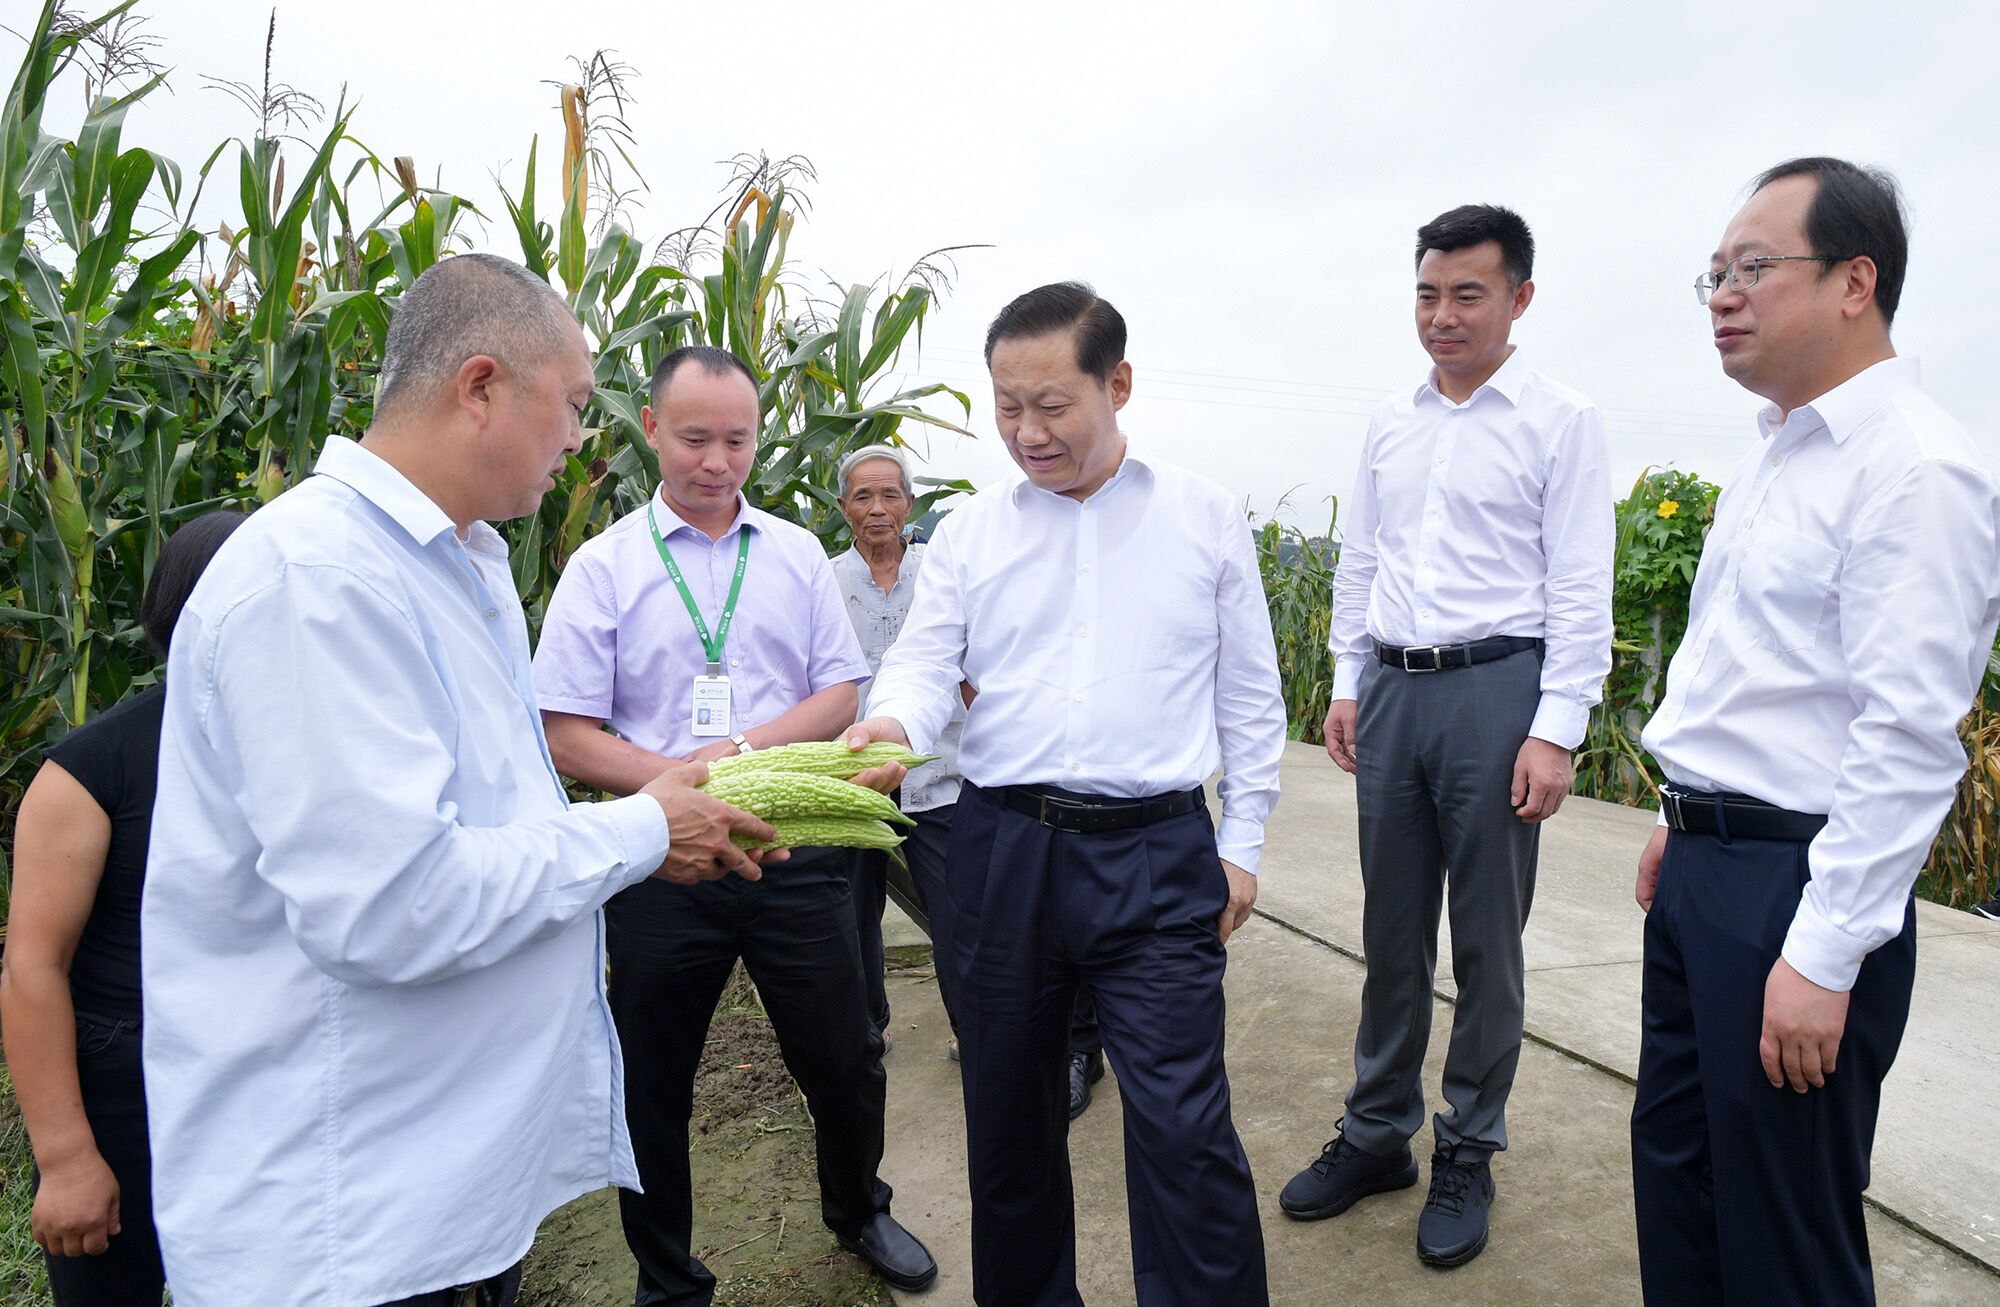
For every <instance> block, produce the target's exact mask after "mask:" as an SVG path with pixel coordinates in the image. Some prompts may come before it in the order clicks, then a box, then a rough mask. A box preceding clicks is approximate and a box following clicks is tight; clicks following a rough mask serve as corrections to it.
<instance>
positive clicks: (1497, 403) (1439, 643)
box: [1279, 205, 1612, 1267]
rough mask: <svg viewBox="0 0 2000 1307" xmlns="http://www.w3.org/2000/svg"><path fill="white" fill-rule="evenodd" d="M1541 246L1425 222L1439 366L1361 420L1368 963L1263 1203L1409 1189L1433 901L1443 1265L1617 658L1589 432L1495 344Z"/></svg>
mask: <svg viewBox="0 0 2000 1307" xmlns="http://www.w3.org/2000/svg"><path fill="white" fill-rule="evenodd" d="M1534 253H1535V246H1534V237H1533V235H1532V234H1531V233H1530V232H1529V230H1528V225H1527V223H1525V222H1524V221H1522V219H1521V217H1520V216H1519V215H1518V214H1516V213H1514V212H1513V211H1511V210H1508V209H1504V208H1499V207H1496V206H1493V205H1466V206H1463V207H1460V208H1457V209H1453V210H1451V211H1449V212H1447V213H1444V214H1441V215H1439V216H1438V217H1437V218H1436V219H1434V220H1432V221H1431V222H1429V223H1427V224H1425V225H1424V226H1423V227H1422V228H1420V229H1419V230H1418V232H1417V259H1416V263H1417V288H1416V325H1417V334H1418V338H1419V339H1420V340H1421V342H1422V343H1423V346H1424V349H1425V351H1426V352H1427V353H1428V354H1429V355H1430V357H1431V361H1432V364H1433V366H1432V369H1431V371H1430V374H1429V375H1428V376H1427V377H1426V378H1425V380H1424V381H1423V382H1421V383H1420V384H1418V385H1416V386H1413V387H1411V388H1409V389H1408V390H1405V391H1400V392H1397V393H1395V394H1393V395H1392V396H1391V397H1390V398H1389V399H1388V400H1386V401H1385V402H1384V403H1383V404H1382V406H1381V407H1380V408H1379V409H1377V410H1376V413H1375V416H1374V419H1373V420H1372V421H1371V423H1370V424H1369V429H1368V436H1367V440H1366V443H1365V444H1364V446H1363V448H1362V455H1361V466H1360V469H1359V471H1358V472H1357V474H1356V476H1355V481H1354V494H1353V495H1352V496H1351V497H1350V498H1349V500H1348V502H1347V505H1346V509H1347V521H1346V522H1345V523H1344V524H1343V525H1344V529H1343V531H1342V536H1341V551H1340V564H1339V568H1338V571H1337V572H1336V574H1335V580H1334V594H1333V620H1332V632H1331V645H1332V649H1333V653H1334V658H1335V667H1334V684H1333V694H1332V700H1333V702H1332V705H1331V708H1330V710H1329V711H1328V713H1327V719H1326V744H1327V752H1328V753H1329V754H1331V755H1332V757H1333V760H1334V761H1335V762H1336V763H1337V764H1339V765H1340V766H1341V767H1342V768H1344V769H1345V770H1347V771H1349V772H1353V773H1354V774H1355V803H1356V807H1357V809H1358V815H1359V821H1360V836H1361V879H1362V885H1363V888H1364V893H1365V898H1364V901H1363V908H1362V921H1361V930H1362V942H1363V947H1364V949H1365V951H1366V953H1367V959H1368V972H1367V977H1366V979H1365V980H1364V982H1363V985H1362V991H1361V1019H1360V1023H1359V1028H1358V1029H1357V1031H1356V1032H1355V1038H1354V1084H1353V1087H1352V1088H1351V1089H1350V1090H1349V1092H1348V1095H1347V1114H1346V1116H1345V1117H1344V1118H1343V1120H1342V1122H1341V1125H1340V1129H1339V1133H1338V1134H1337V1135H1336V1136H1335V1137H1334V1138H1333V1140H1332V1141H1331V1142H1329V1143H1328V1144H1327V1145H1326V1147H1325V1148H1323V1149H1322V1150H1321V1152H1320V1156H1319V1157H1318V1158H1317V1159H1316V1160H1315V1161H1314V1162H1313V1163H1312V1164H1311V1165H1310V1166H1308V1167H1307V1168H1306V1169H1305V1170H1303V1171H1301V1172H1299V1174H1298V1175H1297V1176H1295V1177H1293V1179H1292V1180H1291V1182H1290V1183H1289V1184H1287V1185H1286V1186H1285V1189H1284V1191H1283V1193H1282V1194H1281V1195H1280V1196H1279V1206H1280V1207H1281V1208H1282V1209H1283V1210H1284V1211H1285V1213H1286V1214H1287V1215H1289V1216H1291V1217H1293V1218H1294V1219H1297V1220H1321V1219H1324V1218H1327V1217H1332V1216H1337V1215H1339V1214H1340V1213H1342V1212H1344V1211H1346V1210H1347V1209H1348V1208H1349V1207H1351V1206H1352V1205H1353V1204H1354V1203H1355V1202H1356V1201H1358V1200H1359V1199H1361V1198H1363V1197H1365V1196H1367V1195H1369V1194H1376V1193H1383V1192H1386V1191H1389V1190H1394V1189H1403V1188H1407V1187H1409V1186H1411V1185H1413V1184H1415V1183H1416V1181H1417V1177H1418V1168H1417V1161H1416V1158H1415V1157H1414V1156H1413V1155H1412V1153H1411V1151H1410V1139H1411V1138H1412V1137H1413V1136H1414V1135H1415V1134H1416V1133H1417V1132H1418V1130H1419V1129H1420V1128H1421V1127H1422V1125H1423V1114H1424V1098H1423V1065H1424V1051H1425V1047H1426V1045H1427V1043H1428V1041H1429V1036H1430V1025H1431V1002H1432V988H1431V987H1432V983H1433V981H1432V977H1433V974H1434V973H1435V971H1436V966H1437V928H1438V917H1439V915H1440V912H1441V911H1442V910H1443V908H1444V905H1445V903H1446V902H1447V900H1448V902H1449V910H1450V913H1451V953H1452V958H1451V967H1452V977H1453V979H1454V980H1455V982H1456V983H1457V987H1458V999H1457V1004H1456V1010H1455V1013H1454V1015H1453V1019H1452V1031H1451V1046H1450V1051H1449V1053H1448V1054H1447V1055H1446V1058H1445V1065H1444V1098H1445V1101H1446V1103H1447V1105H1448V1106H1447V1108H1446V1110H1445V1111H1443V1112H1440V1113H1438V1114H1437V1115H1436V1117H1435V1118H1434V1119H1433V1122H1432V1127H1433V1136H1434V1145H1435V1149H1434V1152H1433V1154H1432V1157H1431V1183H1430V1189H1429V1192H1428V1194H1427V1196H1426V1198H1425V1201H1424V1206H1423V1209H1422V1211H1421V1213H1420V1215H1419V1217H1418V1221H1417V1231H1416V1235H1417V1239H1416V1243H1417V1255H1418V1257H1419V1258H1421V1259H1422V1260H1423V1261H1424V1262H1426V1263H1428V1264H1430V1265H1433V1266H1441V1267H1442V1266H1458V1265H1462V1264H1464V1263H1465V1262H1468V1261H1471V1260H1472V1259H1473V1258H1474V1257H1477V1256H1478V1255H1479V1253H1480V1252H1481V1251H1482V1250H1483V1249H1484V1248H1485V1247H1486V1242H1487V1234H1488V1223H1487V1208H1488V1207H1489V1205H1490V1204H1491V1203H1492V1201H1493V1197H1494V1192H1495V1190H1494V1182H1493V1175H1492V1168H1491V1158H1492V1156H1493V1154H1494V1153H1496V1152H1499V1151H1500V1150H1501V1149H1504V1148H1505V1147H1506V1146H1507V1127H1506V1106H1507V1097H1508V1093H1509V1091H1510V1090H1511V1089H1512V1087H1513V1083H1514V1072H1515V1068H1516V1066H1517V1065H1518V1063H1519V1061H1520V1056H1521V1030H1522V1009H1523V958H1522V949H1521V932H1522V930H1523V929H1524V927H1525V926H1526V925H1527V920H1528V909H1529V905H1530V903H1531V902H1532V900H1533V897H1534V888H1535V862H1536V856H1537V851H1538V834H1539V831H1540V826H1539V823H1540V822H1542V821H1544V820H1546V819H1547V818H1548V817H1550V816H1552V815H1553V814H1554V813H1555V811H1556V809H1557V808H1558V807H1559V806H1560V805H1561V804H1562V801H1563V798H1564V796H1565V795H1567V794H1568V793H1569V788H1570V782H1571V777H1572V773H1571V767H1570V751H1571V750H1573V749H1574V748H1575V747H1576V746H1577V745H1578V744H1579V743H1581V742H1582V740H1583V737H1584V732H1585V727H1586V724H1587V722H1588V719H1589V715H1590V709H1591V707H1592V706H1593V705H1594V704H1596V703H1597V702H1598V700H1599V698H1600V697H1601V695H1602V687H1603V682H1604V676H1605V673H1606V672H1607V671H1609V670H1610V663H1611V553H1612V496H1611V486H1610V482H1609V479H1608V473H1607V471H1606V454H1605V443H1604V433H1603V428H1602V424H1601V423H1600V421H1599V419H1598V414H1597V410H1596V409H1595V408H1594V407H1592V405H1591V404H1590V401H1588V400H1587V399H1585V398H1583V397H1582V396H1581V395H1578V394H1577V393H1576V392H1574V391H1572V390H1570V389H1568V388H1567V387H1565V386H1562V385H1560V384H1558V383H1556V382H1554V381H1552V380H1550V379H1549V378H1548V377H1546V376H1544V375H1543V374H1542V373H1540V372H1537V371H1535V370H1533V369H1531V368H1529V367H1528V365H1527V363H1526V362H1525V361H1524V360H1523V358H1522V357H1521V355H1520V354H1519V353H1518V351H1517V348H1516V347H1515V346H1514V345H1512V344H1510V343H1509V339H1508V338H1509V335H1510V333H1511V330H1512V327H1513V323H1514V321H1515V320H1516V319H1518V318H1519V317H1520V316H1521V314H1522V313H1524V312H1526V310H1527V308H1528V305H1529V303H1530V301H1531V300H1532V299H1533V298H1534V289H1535V288H1534V282H1533V281H1532V277H1533V274H1534ZM1447 888H1448V889H1449V894H1448V895H1447Z"/></svg>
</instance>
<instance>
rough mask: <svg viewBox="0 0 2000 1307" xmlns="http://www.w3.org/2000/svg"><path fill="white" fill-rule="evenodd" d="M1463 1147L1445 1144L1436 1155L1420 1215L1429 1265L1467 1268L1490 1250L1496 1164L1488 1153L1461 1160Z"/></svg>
mask: <svg viewBox="0 0 2000 1307" xmlns="http://www.w3.org/2000/svg"><path fill="white" fill-rule="evenodd" d="M1463 1147H1464V1145H1463V1144H1453V1145H1451V1146H1449V1147H1446V1146H1445V1145H1443V1144H1440V1145H1439V1146H1438V1150H1437V1152H1436V1153H1434V1154H1432V1155H1431V1191H1430V1195H1429V1196H1428V1197H1426V1198H1425V1199H1424V1212H1423V1215H1422V1216H1419V1217H1418V1218H1417V1257H1418V1258H1419V1259H1420V1260H1422V1261H1423V1262H1424V1264H1425V1265H1428V1266H1463V1265H1465V1264H1466V1263H1467V1262H1469V1261H1471V1260H1472V1259H1473V1258H1475V1257H1477V1256H1479V1254H1480V1253H1482V1252H1484V1251H1485V1250H1486V1209H1487V1208H1488V1207H1490V1206H1492V1204H1493V1168H1492V1167H1491V1166H1489V1165H1488V1164H1487V1160H1486V1159H1485V1158H1484V1157H1482V1158H1480V1159H1479V1160H1478V1161H1470V1160H1461V1159H1460V1158H1459V1156H1458V1153H1459V1150H1460V1149H1462V1148H1463Z"/></svg>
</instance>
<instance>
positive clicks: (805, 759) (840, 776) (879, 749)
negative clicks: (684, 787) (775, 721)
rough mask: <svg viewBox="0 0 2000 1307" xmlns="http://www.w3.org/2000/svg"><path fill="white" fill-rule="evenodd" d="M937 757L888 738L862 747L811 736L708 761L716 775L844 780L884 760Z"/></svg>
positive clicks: (906, 762) (919, 761)
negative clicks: (810, 776) (756, 774)
mask: <svg viewBox="0 0 2000 1307" xmlns="http://www.w3.org/2000/svg"><path fill="white" fill-rule="evenodd" d="M934 761H936V759H934V758H931V757H929V756H928V755H925V754H921V753H911V752H910V751H909V750H908V749H905V748H904V747H903V746H902V745H900V744H891V743H889V742H888V741H886V740H877V741H875V742H874V743H872V744H869V745H868V746H866V747H865V748H862V749H859V750H856V749H850V748H848V747H847V745H846V744H844V743H842V742H841V741H839V740H808V741H804V742H802V743H799V744H780V745H777V746H775V747H773V748H769V749H758V750H755V751H754V752H751V753H741V754H737V755H735V756H734V757H730V758H717V759H716V760H715V761H714V762H711V763H710V764H708V774H709V776H710V777H711V778H713V777H717V776H733V775H737V774H739V773H742V772H760V771H773V772H808V773H811V774H813V775H816V776H831V777H833V778H835V779H836V780H843V781H844V780H847V779H848V778H849V777H851V776H853V775H854V774H855V773H856V772H861V771H866V770H867V769H868V768H870V767H880V766H882V765H883V764H884V763H891V762H899V763H901V764H903V766H905V767H921V766H922V765H923V764H925V763H927V762H934Z"/></svg>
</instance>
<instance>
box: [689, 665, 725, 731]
mask: <svg viewBox="0 0 2000 1307" xmlns="http://www.w3.org/2000/svg"><path fill="white" fill-rule="evenodd" d="M688 727H689V729H690V730H692V731H693V732H694V733H695V734H696V735H702V736H710V735H712V736H718V737H726V736H728V735H731V734H733V733H734V728H733V727H731V726H730V724H729V678H728V677H727V676H697V677H695V678H694V706H693V709H692V714H691V718H690V721H689V723H688Z"/></svg>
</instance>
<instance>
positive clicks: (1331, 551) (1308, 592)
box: [1255, 500, 1340, 744]
mask: <svg viewBox="0 0 2000 1307" xmlns="http://www.w3.org/2000/svg"><path fill="white" fill-rule="evenodd" d="M1329 504H1330V507H1329V509H1328V511H1327V524H1326V534H1325V535H1323V536H1319V537H1317V538H1314V537H1308V536H1307V535H1306V534H1305V533H1304V532H1302V531H1300V530H1299V529H1298V528H1296V527H1291V526H1286V525H1285V524H1284V523H1282V522H1279V521H1278V520H1276V519H1275V518H1273V519H1271V520H1269V521H1267V522H1265V523H1264V524H1263V525H1262V526H1257V527H1255V531H1256V543H1257V570H1258V573H1259V574H1260V575H1261V577H1262V578H1263V582H1264V598H1265V601H1266V602H1267V603H1268V604H1269V605H1270V609H1271V634H1272V636H1273V637H1274V638H1275V639H1276V641H1277V646H1278V670H1279V681H1280V683H1281V685H1282V687H1283V690H1284V696H1285V721H1286V723H1287V733H1288V734H1289V736H1290V737H1291V738H1292V739H1294V740H1305V741H1307V742H1308V743H1311V744H1323V743H1325V742H1326V735H1325V726H1326V710H1327V703H1328V701H1329V700H1330V699H1331V697H1332V695H1333V654H1332V652H1331V651H1330V650H1329V649H1328V647H1327V630H1328V626H1329V624H1330V622H1331V620H1332V615H1333V574H1334V568H1335V564H1336V562H1337V561H1338V558H1339V546H1338V545H1337V544H1336V543H1335V530H1336V527H1337V524H1338V519H1339V516H1340V505H1339V501H1337V500H1330V501H1329ZM1283 506H1284V505H1283V501H1280V504H1279V507H1280V508H1282V507H1283Z"/></svg>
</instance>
